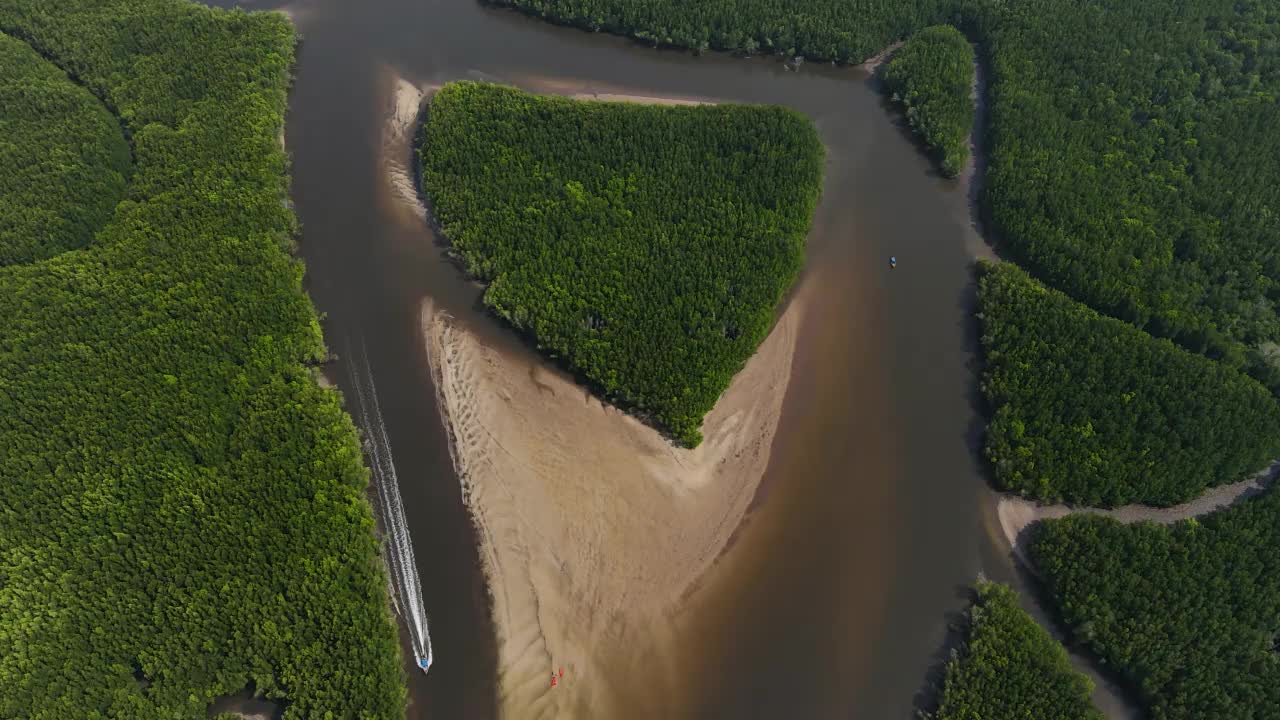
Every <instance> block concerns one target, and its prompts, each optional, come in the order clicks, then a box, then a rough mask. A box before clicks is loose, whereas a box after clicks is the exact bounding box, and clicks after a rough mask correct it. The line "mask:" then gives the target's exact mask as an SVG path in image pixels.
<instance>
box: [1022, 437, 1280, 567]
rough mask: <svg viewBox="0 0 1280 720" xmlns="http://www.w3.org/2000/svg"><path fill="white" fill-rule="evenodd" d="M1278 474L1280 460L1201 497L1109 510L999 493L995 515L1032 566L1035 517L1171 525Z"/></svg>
mask: <svg viewBox="0 0 1280 720" xmlns="http://www.w3.org/2000/svg"><path fill="white" fill-rule="evenodd" d="M1277 475H1280V462H1276V463H1273V464H1272V465H1271V466H1270V467H1268V468H1267V469H1265V470H1263V471H1262V472H1259V473H1257V474H1256V475H1253V476H1252V477H1249V478H1246V479H1244V480H1240V481H1238V482H1234V483H1231V484H1228V485H1219V486H1218V487H1215V488H1211V489H1209V490H1207V491H1206V492H1205V493H1204V494H1203V495H1201V496H1200V497H1198V498H1196V499H1194V500H1192V501H1190V502H1186V503H1183V504H1181V505H1175V506H1173V507H1168V508H1158V507H1151V506H1149V505H1124V506H1122V507H1118V508H1114V509H1111V510H1101V509H1095V508H1077V507H1072V506H1069V505H1037V504H1036V503H1035V502H1034V501H1031V500H1026V499H1023V498H1019V497H1013V496H1011V495H1000V496H999V499H998V500H997V502H996V516H997V518H998V520H999V523H1000V529H1001V531H1002V532H1003V533H1004V536H1005V539H1006V540H1007V541H1008V542H1009V545H1010V546H1011V547H1012V548H1013V551H1014V553H1015V554H1016V555H1017V556H1018V559H1019V560H1021V561H1022V562H1023V563H1024V564H1026V566H1027V567H1028V568H1030V567H1032V566H1031V563H1030V562H1029V560H1028V558H1027V556H1026V529H1027V527H1028V526H1030V525H1031V524H1032V523H1034V522H1036V521H1037V520H1046V519H1049V518H1060V517H1065V516H1067V515H1070V514H1072V513H1092V514H1095V515H1102V516H1104V517H1109V518H1112V519H1114V520H1119V521H1120V522H1122V523H1134V522H1156V523H1161V524H1163V525H1170V524H1173V523H1176V522H1180V521H1183V520H1188V519H1190V518H1194V517H1200V516H1202V515H1208V514H1209V513H1211V512H1213V511H1215V510H1220V509H1222V508H1224V507H1228V506H1230V505H1234V504H1235V503H1237V502H1240V501H1241V500H1244V499H1245V498H1249V497H1252V496H1254V495H1257V494H1259V493H1261V492H1262V491H1263V490H1266V489H1267V487H1268V486H1270V485H1271V483H1272V481H1274V480H1275V478H1276V476H1277Z"/></svg>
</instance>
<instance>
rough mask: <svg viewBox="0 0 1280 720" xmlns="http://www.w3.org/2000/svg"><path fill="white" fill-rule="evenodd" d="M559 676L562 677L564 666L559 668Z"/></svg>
mask: <svg viewBox="0 0 1280 720" xmlns="http://www.w3.org/2000/svg"><path fill="white" fill-rule="evenodd" d="M560 677H564V668H560Z"/></svg>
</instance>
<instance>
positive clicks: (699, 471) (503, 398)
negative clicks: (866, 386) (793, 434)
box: [422, 290, 804, 718]
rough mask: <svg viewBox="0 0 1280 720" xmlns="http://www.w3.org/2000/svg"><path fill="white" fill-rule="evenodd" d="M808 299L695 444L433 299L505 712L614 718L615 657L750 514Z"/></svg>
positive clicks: (798, 300)
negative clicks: (514, 350)
mask: <svg viewBox="0 0 1280 720" xmlns="http://www.w3.org/2000/svg"><path fill="white" fill-rule="evenodd" d="M803 295H804V293H803V290H800V291H798V292H797V293H796V297H795V298H793V300H792V301H791V302H790V304H789V305H788V307H787V309H786V311H785V312H784V313H783V315H782V317H781V318H780V319H779V321H778V323H777V325H776V326H775V327H774V330H773V332H772V333H771V334H770V335H769V337H768V338H767V339H766V340H765V342H764V343H763V344H762V345H761V346H760V348H759V350H758V351H757V352H756V354H755V355H754V356H753V357H752V358H751V359H750V360H749V361H748V362H747V364H746V367H745V368H744V369H743V370H742V371H741V372H740V373H739V374H738V375H737V377H736V378H735V379H734V381H733V384H732V385H731V386H730V387H729V389H728V390H727V391H726V392H725V394H724V395H723V396H722V397H721V398H720V401H719V403H718V404H717V405H716V407H715V408H714V410H712V412H711V413H710V414H709V415H708V416H707V419H706V422H705V424H704V427H703V430H704V434H705V437H706V439H705V440H704V442H703V443H702V445H700V446H699V447H698V448H696V449H693V450H685V449H679V448H676V447H673V446H672V445H671V443H670V442H669V441H668V440H667V439H666V438H664V437H663V436H662V435H660V434H659V433H658V432H657V431H655V430H654V429H653V428H651V427H649V426H647V425H645V424H643V423H641V422H640V421H639V420H637V419H635V418H633V417H631V416H630V415H627V414H626V413H623V412H621V411H619V410H618V409H616V408H614V407H613V406H611V405H607V404H604V403H602V402H601V401H600V400H598V399H597V398H596V397H595V396H593V395H592V394H591V393H590V392H589V391H588V390H586V389H585V388H583V387H582V386H580V385H578V384H576V383H575V382H573V380H572V379H571V378H569V377H568V376H567V375H565V374H564V373H563V372H561V371H559V370H556V369H554V368H551V367H549V366H548V365H547V364H546V363H544V362H543V361H541V360H539V359H537V358H535V357H532V356H524V357H510V356H507V355H505V354H503V353H501V352H499V351H497V350H495V349H494V348H491V347H487V346H486V345H485V344H484V343H483V342H482V341H481V340H480V338H479V337H478V336H477V335H475V334H473V333H471V332H469V331H468V330H466V329H465V328H463V327H461V326H460V325H459V324H457V323H455V322H453V321H452V319H451V318H450V317H449V316H448V315H447V314H445V313H443V312H441V311H439V310H437V309H436V308H435V307H434V306H433V304H432V303H431V302H429V301H428V302H426V303H424V305H423V308H422V332H423V337H424V342H426V344H427V348H428V354H429V357H430V359H431V365H432V372H433V375H434V377H435V378H436V383H437V391H438V393H439V396H440V406H441V408H442V412H443V414H444V420H445V424H446V427H447V429H448V432H449V433H450V435H451V440H452V447H453V449H454V453H455V455H454V462H455V465H456V467H457V471H458V475H459V478H460V480H461V482H462V485H463V494H464V498H465V500H466V503H467V505H468V507H469V508H470V510H471V512H472V514H473V517H474V519H475V522H476V526H477V527H478V528H479V531H480V535H481V540H480V543H481V557H482V559H483V562H484V564H485V569H486V573H487V575H488V578H489V587H490V592H491V595H492V601H493V617H494V622H495V624H496V626H497V633H498V647H499V650H498V654H499V695H500V706H501V707H502V710H503V713H504V716H506V717H520V718H533V717H556V718H569V717H610V716H611V715H612V713H611V712H610V708H611V707H612V706H611V702H613V698H612V696H611V693H610V691H609V686H610V683H609V680H608V678H607V677H605V676H604V675H605V673H604V671H603V670H602V669H601V663H602V660H603V658H605V657H609V656H612V655H616V654H617V650H618V649H619V648H626V647H628V646H647V645H649V644H650V643H651V642H652V640H653V637H654V636H655V634H656V633H658V632H659V631H660V630H661V628H664V627H668V626H669V625H670V620H671V618H672V617H673V615H674V613H675V612H677V611H678V609H679V606H680V602H681V598H682V596H683V594H684V593H685V590H686V589H687V588H689V587H690V585H691V584H692V583H694V582H695V581H696V580H697V579H698V578H699V577H700V576H701V575H702V574H703V573H704V572H705V571H706V570H707V569H708V568H709V567H710V565H711V564H712V563H713V562H714V561H715V559H716V557H717V556H718V555H719V554H720V552H721V550H723V548H724V547H725V545H726V543H727V542H728V541H729V539H730V537H731V535H732V534H733V532H734V530H735V529H736V528H737V527H738V525H739V524H740V522H741V521H742V519H743V517H744V515H745V514H746V512H747V509H748V507H749V505H750V503H751V500H752V498H753V496H754V493H755V489H756V486H757V485H758V483H759V481H760V478H761V476H762V475H763V473H764V470H765V467H766V466H767V464H768V458H769V451H770V447H771V445H772V442H773V436H774V433H775V431H776V430H777V426H778V418H779V416H780V414H781V409H782V401H783V398H784V397H785V395H786V389H787V384H788V381H789V379H790V374H791V362H792V355H793V353H794V349H795V342H796V334H797V327H798V324H799V322H798V320H799V318H800V315H801V313H802V312H803V307H804V300H803ZM561 669H563V670H564V676H563V678H561V677H560V676H559V671H560V670H561ZM553 673H554V674H555V675H556V677H557V683H556V686H555V687H552V685H551V677H552V674H553Z"/></svg>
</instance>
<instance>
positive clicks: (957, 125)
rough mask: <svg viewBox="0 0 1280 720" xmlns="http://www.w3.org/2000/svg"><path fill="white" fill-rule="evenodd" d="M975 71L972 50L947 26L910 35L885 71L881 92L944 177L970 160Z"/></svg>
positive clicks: (957, 172) (966, 41) (960, 36)
mask: <svg viewBox="0 0 1280 720" xmlns="http://www.w3.org/2000/svg"><path fill="white" fill-rule="evenodd" d="M973 72H974V70H973V48H972V47H971V46H970V45H969V41H968V40H967V39H965V36H964V35H963V34H961V32H960V31H959V30H957V29H955V28H953V27H951V26H950V25H934V26H932V27H927V28H925V29H924V30H921V31H920V32H918V33H916V34H915V35H912V36H911V39H910V40H907V42H906V43H905V44H904V45H903V46H902V47H901V48H900V49H898V50H897V51H895V52H894V54H893V58H892V59H890V60H889V62H888V63H886V64H885V66H884V69H883V79H884V84H885V89H886V90H887V91H888V92H889V93H890V95H891V96H892V97H893V100H894V101H895V102H897V103H899V104H900V105H902V108H903V111H904V112H905V114H906V116H907V122H908V123H909V124H910V125H911V129H912V130H915V131H916V132H917V133H919V135H920V138H921V139H922V140H923V141H924V143H925V144H926V145H928V146H929V148H930V150H931V152H932V154H933V156H934V159H935V161H936V162H937V163H938V166H939V167H940V168H941V170H942V173H943V174H944V175H946V176H947V177H955V176H956V175H958V174H960V170H961V169H963V168H964V164H965V161H966V160H968V159H969V136H970V134H972V132H973V114H974V102H973V98H972V97H971V93H972V91H973Z"/></svg>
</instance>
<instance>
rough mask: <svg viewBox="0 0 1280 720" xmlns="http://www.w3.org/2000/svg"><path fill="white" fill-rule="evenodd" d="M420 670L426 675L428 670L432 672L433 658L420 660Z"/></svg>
mask: <svg viewBox="0 0 1280 720" xmlns="http://www.w3.org/2000/svg"><path fill="white" fill-rule="evenodd" d="M418 669H419V670H421V671H422V672H423V673H426V672H427V670H430V669H431V658H424V657H420V658H418Z"/></svg>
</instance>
